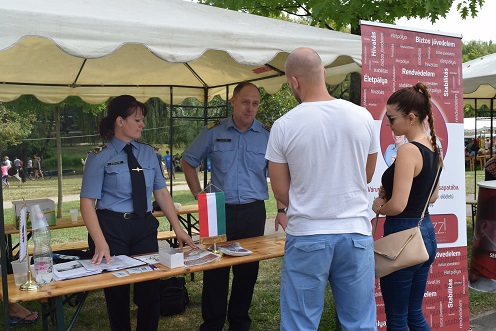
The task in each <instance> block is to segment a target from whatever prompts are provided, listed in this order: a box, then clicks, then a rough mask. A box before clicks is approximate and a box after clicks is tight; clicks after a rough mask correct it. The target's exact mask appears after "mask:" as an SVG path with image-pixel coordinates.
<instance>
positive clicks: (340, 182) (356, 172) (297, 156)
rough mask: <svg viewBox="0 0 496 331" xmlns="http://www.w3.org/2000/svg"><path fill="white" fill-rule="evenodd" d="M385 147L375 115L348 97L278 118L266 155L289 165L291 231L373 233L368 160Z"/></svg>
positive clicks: (309, 104) (310, 105)
mask: <svg viewBox="0 0 496 331" xmlns="http://www.w3.org/2000/svg"><path fill="white" fill-rule="evenodd" d="M379 149H380V146H379V140H378V137H377V134H376V132H375V130H374V120H373V118H372V115H371V114H370V113H369V112H368V111H367V110H366V109H365V108H363V107H359V106H357V105H355V104H353V103H351V102H348V101H345V100H341V99H336V100H332V101H321V102H305V103H302V104H300V105H299V106H297V107H295V108H294V109H292V110H291V111H289V112H288V113H287V114H285V115H284V116H282V117H281V118H280V119H278V120H277V121H276V122H275V123H274V125H273V126H272V129H271V132H270V137H269V144H268V146H267V153H266V155H265V157H266V158H267V160H269V161H272V162H275V163H287V164H288V167H289V172H290V176H291V183H290V188H289V206H288V213H287V215H288V221H289V222H288V227H287V228H286V233H288V234H290V235H294V236H303V235H312V234H333V233H361V234H365V235H369V234H370V233H371V225H370V220H369V211H368V208H369V202H368V199H367V175H366V164H367V158H368V155H369V154H374V153H377V152H378V151H379Z"/></svg>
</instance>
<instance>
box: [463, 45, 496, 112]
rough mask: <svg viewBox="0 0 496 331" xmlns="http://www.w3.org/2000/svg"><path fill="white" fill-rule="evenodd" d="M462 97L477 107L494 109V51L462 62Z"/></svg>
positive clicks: (495, 105)
mask: <svg viewBox="0 0 496 331" xmlns="http://www.w3.org/2000/svg"><path fill="white" fill-rule="evenodd" d="M462 70H463V99H464V102H465V104H470V105H471V106H472V107H474V108H476V109H478V108H479V107H480V106H482V105H487V106H488V107H489V109H491V108H492V109H496V102H495V98H496V53H494V54H491V55H485V56H482V57H479V58H477V59H475V60H472V61H468V62H465V63H463V65H462Z"/></svg>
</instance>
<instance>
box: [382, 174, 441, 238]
mask: <svg viewBox="0 0 496 331" xmlns="http://www.w3.org/2000/svg"><path fill="white" fill-rule="evenodd" d="M440 170H441V165H439V166H438V167H437V173H436V177H435V178H434V182H433V183H432V187H431V191H430V193H429V197H428V198H427V202H426V203H425V207H424V210H423V211H422V215H420V220H419V222H418V225H417V226H420V225H421V224H422V221H423V220H424V215H425V211H426V210H427V206H428V205H429V201H430V200H431V197H432V192H433V191H434V187H435V186H436V182H437V179H438V177H439V171H440ZM378 222H379V214H378V213H377V214H375V221H374V229H373V230H372V237H373V236H375V230H376V229H377V223H378Z"/></svg>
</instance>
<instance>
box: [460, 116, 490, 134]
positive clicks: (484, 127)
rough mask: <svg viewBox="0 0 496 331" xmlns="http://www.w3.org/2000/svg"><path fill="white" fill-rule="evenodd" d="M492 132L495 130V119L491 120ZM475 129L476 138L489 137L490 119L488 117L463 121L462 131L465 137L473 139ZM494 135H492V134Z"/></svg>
mask: <svg viewBox="0 0 496 331" xmlns="http://www.w3.org/2000/svg"><path fill="white" fill-rule="evenodd" d="M492 122H493V130H496V119H493V121H492ZM476 128H477V136H479V135H483V136H484V137H486V136H487V137H488V136H490V132H491V119H490V118H488V117H478V118H477V119H476V118H475V117H466V118H464V119H463V129H464V136H465V137H473V136H474V135H475V133H476V132H475V129H476ZM493 135H494V134H493Z"/></svg>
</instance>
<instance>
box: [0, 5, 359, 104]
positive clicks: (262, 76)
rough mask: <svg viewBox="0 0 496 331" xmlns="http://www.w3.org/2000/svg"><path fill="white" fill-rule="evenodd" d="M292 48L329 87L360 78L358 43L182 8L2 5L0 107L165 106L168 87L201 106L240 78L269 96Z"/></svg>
mask: <svg viewBox="0 0 496 331" xmlns="http://www.w3.org/2000/svg"><path fill="white" fill-rule="evenodd" d="M302 46H306V47H311V48H313V49H315V50H316V51H317V52H318V53H319V55H320V56H321V58H322V60H323V62H324V65H325V66H326V68H328V74H327V81H328V82H329V83H330V84H336V83H339V82H340V81H341V80H342V79H344V77H345V76H346V74H347V73H349V72H352V71H359V70H360V64H361V40H360V37H359V36H355V35H351V34H346V33H340V32H335V31H330V30H325V29H320V28H315V27H310V26H305V25H301V24H296V23H291V22H285V21H281V20H274V19H269V18H265V17H260V16H255V15H250V14H245V13H240V12H236V11H230V10H226V9H221V8H216V7H211V6H207V5H202V4H197V3H191V2H187V1H182V0H140V1H137V0H106V1H104V2H102V1H100V0H71V1H66V0H46V1H39V0H16V1H2V2H0V66H1V68H2V69H1V70H0V101H10V100H13V99H16V98H17V97H18V96H20V95H21V94H34V95H35V96H36V97H38V99H40V100H41V101H44V102H48V103H56V102H60V101H62V100H63V99H65V98H66V97H67V96H70V95H76V96H80V97H81V98H82V99H83V100H85V101H86V102H89V103H101V102H104V101H106V100H107V99H108V97H110V96H115V95H119V94H124V93H126V94H132V95H134V96H136V97H137V98H138V99H140V100H142V101H144V100H146V99H148V98H150V97H160V98H161V99H162V100H163V101H165V102H170V99H171V95H170V94H171V90H170V87H171V86H173V87H174V89H173V99H174V102H180V101H181V100H182V99H184V98H185V97H191V96H193V97H197V98H198V99H199V100H204V99H205V97H206V98H208V99H211V98H212V97H213V96H214V95H217V94H219V95H221V96H222V97H225V95H226V87H225V86H226V85H235V84H237V83H239V82H241V81H245V80H248V81H254V82H255V83H256V84H257V85H259V86H263V87H264V88H265V89H266V90H267V91H268V92H269V93H274V92H276V91H277V90H278V89H279V88H280V87H281V85H282V84H283V83H285V81H286V80H285V78H284V73H283V70H284V62H285V60H286V57H287V55H288V53H290V52H291V51H292V50H294V49H295V48H297V47H302ZM178 87H180V88H178ZM182 87H184V88H182ZM230 90H232V88H231V89H230ZM206 91H207V92H206ZM205 93H207V95H205Z"/></svg>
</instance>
